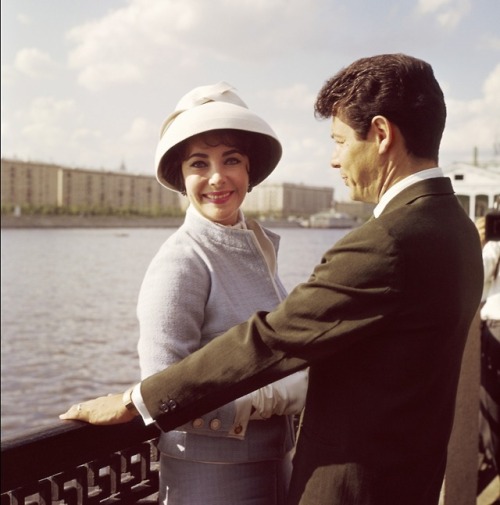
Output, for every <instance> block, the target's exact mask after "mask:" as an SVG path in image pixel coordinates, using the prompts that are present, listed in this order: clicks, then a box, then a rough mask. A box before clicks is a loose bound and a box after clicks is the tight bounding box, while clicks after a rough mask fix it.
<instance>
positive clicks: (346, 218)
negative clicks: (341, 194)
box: [309, 210, 360, 228]
mask: <svg viewBox="0 0 500 505" xmlns="http://www.w3.org/2000/svg"><path fill="white" fill-rule="evenodd" d="M359 224H360V223H359V221H358V219H357V218H355V217H352V216H350V215H348V214H345V213H342V212H336V211H334V210H328V211H325V212H318V213H317V214H313V215H312V216H311V217H310V218H309V227H310V228H354V227H355V226H358V225H359Z"/></svg>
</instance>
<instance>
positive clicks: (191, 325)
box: [137, 207, 294, 462]
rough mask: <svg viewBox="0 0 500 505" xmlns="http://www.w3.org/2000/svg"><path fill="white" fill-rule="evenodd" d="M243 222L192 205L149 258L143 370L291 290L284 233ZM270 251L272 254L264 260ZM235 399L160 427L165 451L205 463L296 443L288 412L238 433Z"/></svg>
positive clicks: (278, 453)
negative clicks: (281, 251) (216, 217)
mask: <svg viewBox="0 0 500 505" xmlns="http://www.w3.org/2000/svg"><path fill="white" fill-rule="evenodd" d="M250 227H252V228H254V229H255V232H254V231H252V230H251V229H238V228H231V227H226V226H221V225H219V224H216V223H213V222H211V221H209V220H207V219H206V218H204V217H203V216H201V215H200V214H199V213H198V212H197V211H196V210H194V209H193V208H191V207H189V208H188V210H187V212H186V218H185V221H184V223H183V225H182V226H181V227H180V228H179V229H178V230H177V231H176V232H175V233H174V234H172V235H171V236H170V237H169V238H168V239H167V240H166V242H165V243H164V244H163V245H162V246H161V248H160V250H159V251H158V253H157V254H156V256H155V257H154V258H153V260H152V261H151V264H150V265H149V268H148V269H147V272H146V275H145V277H144V280H143V283H142V287H141V290H140V294H139V301H138V306H137V315H138V318H139V324H140V338H139V343H138V351H139V358H140V365H141V373H142V377H143V378H144V377H147V376H149V375H151V374H153V373H155V372H158V371H160V370H163V369H165V368H166V367H168V366H169V365H171V364H173V363H175V362H177V361H179V360H181V359H182V358H184V357H186V356H188V355H189V354H191V353H193V352H194V351H196V350H197V349H199V348H200V347H202V346H204V345H205V344H206V343H208V342H210V341H211V340H212V339H214V338H216V337H217V336H218V335H220V334H221V333H223V332H225V331H226V330H228V329H229V328H231V327H232V326H234V325H236V324H238V323H241V322H243V321H245V320H246V319H248V318H249V317H250V316H251V315H252V314H253V313H254V312H256V311H258V310H264V311H270V310H272V309H273V308H275V306H276V305H277V304H278V303H279V302H280V301H281V300H282V299H283V298H284V297H285V296H286V291H285V288H284V286H283V284H282V283H281V281H280V279H279V277H278V275H277V273H276V272H274V273H273V272H272V270H273V269H274V265H275V263H276V253H277V250H278V245H279V236H278V235H276V234H275V233H273V232H271V231H269V230H266V229H264V228H262V227H261V226H260V225H259V224H258V223H256V222H255V221H253V222H249V228H250ZM266 256H267V260H266ZM235 413H236V407H235V402H231V403H229V404H227V405H225V406H223V407H221V408H219V409H217V410H216V411H213V412H211V413H209V414H206V415H205V416H202V417H201V418H199V419H196V420H193V421H192V422H190V423H187V424H185V425H183V426H182V427H180V428H179V430H176V431H171V432H168V433H162V435H161V439H160V450H161V451H162V452H164V453H166V454H169V455H170V456H173V457H177V458H184V459H189V460H194V461H206V462H244V461H262V460H267V459H277V458H281V457H282V456H283V455H284V454H285V453H286V452H287V451H289V450H290V449H291V448H292V446H293V440H294V437H293V428H292V422H291V417H290V416H272V417H271V418H270V419H269V420H266V421H250V422H249V423H248V427H247V429H246V434H245V437H244V438H243V439H241V438H235V437H234V429H235V427H234V420H235Z"/></svg>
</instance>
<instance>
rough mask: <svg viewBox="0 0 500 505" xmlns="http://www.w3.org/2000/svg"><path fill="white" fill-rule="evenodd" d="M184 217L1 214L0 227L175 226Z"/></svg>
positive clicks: (179, 223)
mask: <svg viewBox="0 0 500 505" xmlns="http://www.w3.org/2000/svg"><path fill="white" fill-rule="evenodd" d="M183 221H184V217H146V216H57V215H53V216H43V215H24V216H14V215H2V220H1V224H2V228H177V227H178V226H180V225H181V224H182V222H183Z"/></svg>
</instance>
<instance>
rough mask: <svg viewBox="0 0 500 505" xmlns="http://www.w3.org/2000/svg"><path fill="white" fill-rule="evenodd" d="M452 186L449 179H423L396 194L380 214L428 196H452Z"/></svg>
mask: <svg viewBox="0 0 500 505" xmlns="http://www.w3.org/2000/svg"><path fill="white" fill-rule="evenodd" d="M452 194H454V191H453V186H452V185H451V180H450V179H449V177H435V178H433V179H424V180H423V181H420V182H416V183H415V184H412V185H411V186H409V187H407V188H405V189H403V191H401V193H399V194H397V195H396V196H395V197H394V198H393V199H392V200H391V201H390V202H389V203H388V204H387V205H386V207H385V209H384V210H383V211H382V214H385V213H386V212H390V211H392V210H395V209H397V208H399V207H403V206H404V205H409V204H411V203H413V202H414V201H415V200H417V199H418V198H422V197H423V196H430V195H452Z"/></svg>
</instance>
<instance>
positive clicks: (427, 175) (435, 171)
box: [373, 167, 444, 217]
mask: <svg viewBox="0 0 500 505" xmlns="http://www.w3.org/2000/svg"><path fill="white" fill-rule="evenodd" d="M435 177H444V173H443V171H442V169H441V168H439V167H435V168H427V169H426V170H421V171H420V172H417V173H416V174H412V175H409V176H408V177H405V178H404V179H403V180H401V181H399V182H397V183H396V184H394V186H391V187H390V188H389V189H388V190H387V191H386V192H385V193H384V194H383V195H382V198H381V199H380V201H379V202H378V204H377V206H376V207H375V208H374V209H373V215H374V216H375V217H379V216H380V214H382V212H383V210H384V209H385V207H386V205H387V204H388V203H389V202H390V201H391V200H392V199H393V198H394V197H395V196H396V195H398V194H399V193H401V191H403V189H406V188H407V187H408V186H411V185H412V184H415V183H416V182H419V181H423V180H425V179H434V178H435Z"/></svg>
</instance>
